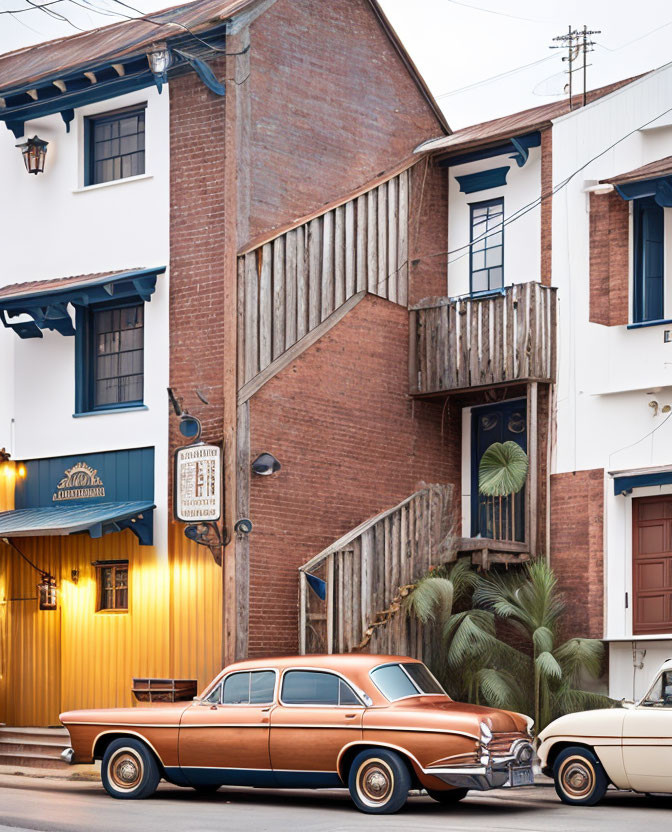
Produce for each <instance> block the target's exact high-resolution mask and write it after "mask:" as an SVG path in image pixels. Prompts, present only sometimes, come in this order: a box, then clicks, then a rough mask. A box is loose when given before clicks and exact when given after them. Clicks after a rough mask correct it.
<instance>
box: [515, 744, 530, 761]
mask: <svg viewBox="0 0 672 832" xmlns="http://www.w3.org/2000/svg"><path fill="white" fill-rule="evenodd" d="M533 756H534V749H533V748H532V746H531V745H530V744H529V743H525V744H524V745H521V747H520V748H519V749H518V754H517V755H516V757H517V759H518V762H519V763H525V764H527V763H529V762H531V760H532V757H533Z"/></svg>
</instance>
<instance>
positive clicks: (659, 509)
mask: <svg viewBox="0 0 672 832" xmlns="http://www.w3.org/2000/svg"><path fill="white" fill-rule="evenodd" d="M632 584H633V586H632V588H633V595H634V598H633V605H632V606H633V609H632V617H633V621H632V631H633V633H634V635H636V636H638V635H653V634H654V633H670V632H672V496H670V495H668V496H661V497H642V498H640V499H635V500H633V501H632Z"/></svg>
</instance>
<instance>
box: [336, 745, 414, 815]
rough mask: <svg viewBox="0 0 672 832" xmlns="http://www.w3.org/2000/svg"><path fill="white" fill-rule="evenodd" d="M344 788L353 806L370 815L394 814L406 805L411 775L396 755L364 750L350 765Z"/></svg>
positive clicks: (382, 751) (389, 752) (390, 752)
mask: <svg viewBox="0 0 672 832" xmlns="http://www.w3.org/2000/svg"><path fill="white" fill-rule="evenodd" d="M348 787H349V789H350V797H352V800H353V803H354V804H355V806H356V807H357V808H358V809H359V810H360V811H361V812H366V813H368V814H371V815H387V814H391V813H392V812H398V811H399V809H401V807H402V806H403V805H404V803H406V799H407V798H408V790H409V789H410V788H411V774H410V772H409V770H408V766H407V765H406V763H405V762H404V760H403V759H402V758H401V757H400V756H399V754H397V753H395V752H394V751H388V750H387V749H385V748H380V749H369V748H367V749H366V750H364V751H360V753H359V754H358V755H357V756H356V757H355V759H354V760H353V761H352V765H351V766H350V773H349V775H348Z"/></svg>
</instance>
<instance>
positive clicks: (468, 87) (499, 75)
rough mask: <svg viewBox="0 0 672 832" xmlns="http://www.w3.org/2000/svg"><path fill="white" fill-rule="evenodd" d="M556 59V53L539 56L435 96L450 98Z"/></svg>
mask: <svg viewBox="0 0 672 832" xmlns="http://www.w3.org/2000/svg"><path fill="white" fill-rule="evenodd" d="M554 59H555V55H546V56H545V57H543V58H539V59H537V60H536V61H531V62H530V63H529V64H522V65H521V66H517V67H514V68H513V69H508V70H505V71H504V72H498V73H497V75H491V76H490V77H489V78H483V80H481V81H474V82H473V83H472V84H467V85H466V86H465V87H459V88H458V89H456V90H451V91H450V92H443V93H441V94H440V95H435V96H434V97H435V98H437V99H438V98H448V96H451V95H457V94H458V93H460V92H466V91H467V90H472V89H474V88H475V87H480V86H482V85H483V84H489V83H490V82H492V81H498V80H499V79H500V78H507V77H508V76H510V75H515V74H516V73H517V72H521V71H522V70H523V69H528V68H529V67H531V66H537V65H538V64H543V63H545V62H546V61H552V60H554Z"/></svg>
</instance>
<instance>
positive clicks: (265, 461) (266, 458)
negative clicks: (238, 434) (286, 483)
mask: <svg viewBox="0 0 672 832" xmlns="http://www.w3.org/2000/svg"><path fill="white" fill-rule="evenodd" d="M280 468H282V466H281V465H280V463H279V462H278V460H277V459H276V458H275V457H274V456H273V454H267V453H264V454H259V456H258V457H257V458H256V459H255V460H254V462H253V463H252V470H253V471H254V473H255V474H259V476H260V477H268V476H269V475H270V474H275V472H276V471H279V470H280Z"/></svg>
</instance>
